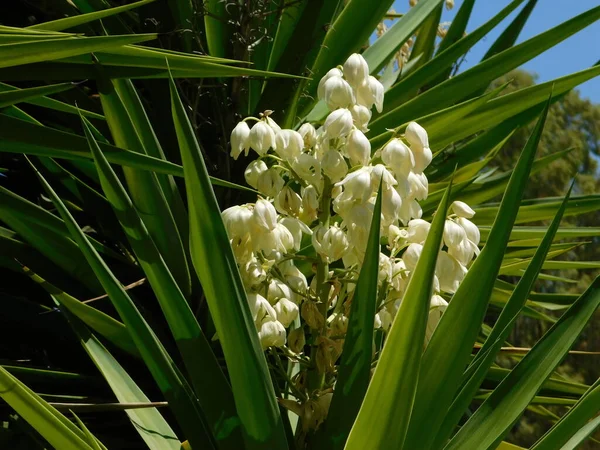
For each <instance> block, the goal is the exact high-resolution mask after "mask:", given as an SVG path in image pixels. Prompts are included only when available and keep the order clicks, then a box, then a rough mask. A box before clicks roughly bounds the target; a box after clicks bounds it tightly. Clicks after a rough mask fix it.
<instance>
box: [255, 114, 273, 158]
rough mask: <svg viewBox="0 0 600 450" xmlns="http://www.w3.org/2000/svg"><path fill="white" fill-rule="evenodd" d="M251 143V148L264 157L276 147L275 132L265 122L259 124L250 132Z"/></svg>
mask: <svg viewBox="0 0 600 450" xmlns="http://www.w3.org/2000/svg"><path fill="white" fill-rule="evenodd" d="M249 141H250V147H252V148H253V149H254V151H256V153H258V154H259V155H260V156H263V155H264V154H265V153H267V151H268V150H269V149H270V148H271V147H273V146H274V145H275V132H274V131H273V128H271V127H270V126H269V125H267V124H266V123H265V122H262V121H261V122H257V123H255V124H254V126H253V127H252V129H251V130H250V136H249Z"/></svg>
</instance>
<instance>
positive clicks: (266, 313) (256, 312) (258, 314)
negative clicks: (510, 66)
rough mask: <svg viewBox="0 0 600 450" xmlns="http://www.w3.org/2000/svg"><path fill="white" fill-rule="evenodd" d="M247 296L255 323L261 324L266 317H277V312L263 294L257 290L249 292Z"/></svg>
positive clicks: (272, 318)
mask: <svg viewBox="0 0 600 450" xmlns="http://www.w3.org/2000/svg"><path fill="white" fill-rule="evenodd" d="M246 297H247V298H248V305H249V306H250V313H251V314H252V320H254V323H256V324H259V323H260V322H262V321H263V320H264V319H265V317H269V318H270V319H271V320H274V319H277V312H276V311H275V309H273V307H272V306H271V304H270V303H269V302H268V301H267V299H266V298H264V297H263V296H262V295H260V294H257V293H256V292H248V294H247V295H246Z"/></svg>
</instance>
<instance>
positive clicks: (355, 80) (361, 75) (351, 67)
mask: <svg viewBox="0 0 600 450" xmlns="http://www.w3.org/2000/svg"><path fill="white" fill-rule="evenodd" d="M344 78H346V80H348V83H350V85H351V86H352V87H353V88H358V87H360V86H364V85H365V84H366V83H367V80H368V79H369V65H368V64H367V61H365V58H363V56H362V55H359V54H358V53H353V54H352V55H350V57H349V58H348V59H347V60H346V62H345V63H344Z"/></svg>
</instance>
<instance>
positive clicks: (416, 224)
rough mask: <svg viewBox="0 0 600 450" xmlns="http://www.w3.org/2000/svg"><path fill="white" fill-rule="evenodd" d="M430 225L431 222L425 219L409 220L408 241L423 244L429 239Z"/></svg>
mask: <svg viewBox="0 0 600 450" xmlns="http://www.w3.org/2000/svg"><path fill="white" fill-rule="evenodd" d="M430 227H431V224H430V223H429V222H427V221H426V220H423V219H413V220H411V221H410V222H408V230H407V231H408V242H414V243H416V244H423V243H424V242H425V239H427V235H428V234H429V228H430Z"/></svg>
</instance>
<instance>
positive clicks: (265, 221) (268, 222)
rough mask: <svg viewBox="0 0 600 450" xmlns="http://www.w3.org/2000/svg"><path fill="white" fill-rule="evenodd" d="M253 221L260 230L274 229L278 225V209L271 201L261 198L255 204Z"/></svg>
mask: <svg viewBox="0 0 600 450" xmlns="http://www.w3.org/2000/svg"><path fill="white" fill-rule="evenodd" d="M252 221H253V222H254V225H255V226H256V227H257V228H258V229H259V231H273V230H274V229H275V227H276V226H277V211H275V208H274V207H273V205H272V204H271V203H270V202H268V201H267V200H263V199H262V198H259V199H258V200H257V201H256V205H254V211H253V212H252Z"/></svg>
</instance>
